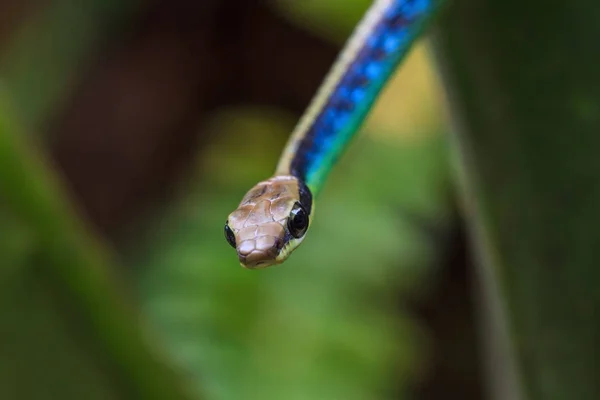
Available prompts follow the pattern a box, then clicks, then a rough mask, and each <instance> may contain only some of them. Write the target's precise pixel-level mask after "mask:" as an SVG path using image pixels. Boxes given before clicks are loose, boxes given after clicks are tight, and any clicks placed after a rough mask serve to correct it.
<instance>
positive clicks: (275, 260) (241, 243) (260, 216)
mask: <svg viewBox="0 0 600 400" xmlns="http://www.w3.org/2000/svg"><path fill="white" fill-rule="evenodd" d="M312 208H313V206H312V195H311V193H310V190H309V189H308V187H307V186H306V185H305V184H304V183H303V182H301V181H300V180H299V179H298V178H296V177H294V176H287V175H285V176H274V177H272V178H271V179H268V180H266V181H263V182H260V183H259V184H257V185H256V186H254V187H253V188H252V189H250V191H249V192H248V193H246V195H245V196H244V198H243V199H242V201H241V203H240V205H239V206H238V208H237V209H236V210H235V211H234V212H232V213H231V214H229V217H228V218H227V222H226V223H225V238H226V239H227V241H228V242H229V244H230V245H231V246H232V247H234V248H235V249H236V251H237V254H238V258H239V260H240V263H241V264H242V266H243V267H245V268H250V269H256V268H265V267H268V266H271V265H275V264H281V263H282V262H283V261H285V260H286V259H287V257H288V256H289V255H290V254H291V252H292V251H294V250H295V249H296V248H297V247H298V246H299V245H300V243H301V242H302V240H304V236H305V234H306V231H307V230H308V226H309V225H310V213H311V210H312Z"/></svg>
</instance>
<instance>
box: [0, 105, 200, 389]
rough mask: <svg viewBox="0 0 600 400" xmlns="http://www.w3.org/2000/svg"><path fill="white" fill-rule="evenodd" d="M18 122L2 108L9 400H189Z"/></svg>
mask: <svg viewBox="0 0 600 400" xmlns="http://www.w3.org/2000/svg"><path fill="white" fill-rule="evenodd" d="M13 115H14V113H13V112H12V110H11V108H10V107H9V106H8V104H7V102H6V101H5V100H4V99H3V98H0V218H1V222H2V228H3V230H4V232H3V233H2V235H3V236H4V235H6V236H10V238H9V239H8V240H2V241H0V255H1V257H2V258H1V261H2V264H1V265H0V267H1V268H0V270H1V272H0V279H1V280H0V288H1V290H0V311H1V313H2V320H1V322H0V323H1V324H2V325H1V326H0V354H2V355H3V357H4V360H5V362H4V363H3V368H2V369H0V397H1V398H10V399H28V398H36V399H44V398H48V399H57V398H60V399H80V398H94V399H96V398H97V399H102V398H143V399H165V398H169V399H176V398H181V399H183V398H188V397H187V396H186V395H185V392H184V390H183V389H182V388H181V387H180V386H178V384H177V379H176V377H175V376H174V374H173V372H172V371H171V370H170V368H169V367H168V366H167V365H165V360H164V359H162V358H161V354H160V350H159V349H158V347H157V346H156V345H157V343H156V342H153V341H152V340H149V338H147V337H146V335H147V332H145V331H143V330H142V329H141V328H142V327H141V326H140V325H141V324H140V321H138V318H136V314H135V311H134V310H133V309H132V308H131V305H130V304H129V303H127V301H126V300H125V299H124V298H123V296H122V293H118V292H117V289H116V288H115V287H114V284H115V282H116V280H114V281H113V279H114V278H112V277H110V276H109V274H110V273H111V272H113V271H111V270H109V266H110V265H111V263H110V257H109V256H108V255H107V253H106V252H105V251H104V249H103V246H102V244H100V243H98V242H97V241H96V240H95V239H94V238H92V237H91V236H90V235H89V234H88V230H87V229H86V227H85V226H83V225H84V224H83V223H82V222H81V221H80V220H78V219H77V212H75V210H74V209H73V208H72V207H71V206H70V205H69V202H68V200H67V198H66V196H65V195H64V194H63V193H62V192H61V190H60V189H61V186H62V185H61V184H60V183H59V180H58V179H57V177H56V176H55V175H54V174H53V173H52V170H51V169H50V168H48V164H47V163H46V162H45V161H44V160H43V159H42V157H41V155H40V154H39V153H37V152H36V151H35V150H34V149H32V148H27V147H26V145H25V143H24V141H23V139H24V135H23V133H22V128H21V127H20V126H19V125H18V124H17V122H16V121H15V120H14V118H13ZM7 232H10V233H7ZM86 391H91V392H90V393H86Z"/></svg>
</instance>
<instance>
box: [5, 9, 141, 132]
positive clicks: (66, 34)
mask: <svg viewBox="0 0 600 400" xmlns="http://www.w3.org/2000/svg"><path fill="white" fill-rule="evenodd" d="M136 3H137V1H127V2H122V1H113V0H111V1H88V2H85V3H75V2H72V1H69V0H57V1H53V2H50V3H49V5H48V6H45V7H40V8H39V9H38V10H37V11H36V13H35V15H33V16H31V17H29V18H28V19H27V20H26V21H25V23H24V24H22V26H21V28H20V29H19V30H18V32H16V33H15V34H14V35H13V39H12V40H11V41H10V43H9V44H8V46H7V48H6V49H4V51H3V52H2V53H3V54H2V57H1V58H0V75H1V76H2V83H3V84H4V85H5V86H6V90H7V91H8V93H9V94H10V96H11V99H12V101H13V102H14V103H15V104H16V105H17V106H18V110H19V114H20V115H21V116H22V118H23V119H24V120H26V121H30V123H32V124H33V123H34V121H35V122H42V121H43V119H44V118H47V117H49V116H50V113H51V112H52V111H55V107H57V106H59V105H60V104H61V101H62V100H63V99H64V98H66V96H67V94H68V92H69V90H70V89H71V88H72V86H73V85H74V84H75V83H77V77H78V76H79V74H80V73H81V71H82V69H83V68H82V67H83V66H84V64H85V63H87V62H89V59H90V58H91V57H93V56H94V55H95V54H94V53H96V52H98V48H99V47H100V48H101V45H102V42H103V39H106V36H107V35H109V34H110V33H111V32H114V31H115V30H116V29H117V28H119V27H120V24H122V21H123V20H124V19H125V17H126V16H127V15H128V14H129V13H131V11H132V9H134V8H135V5H136Z"/></svg>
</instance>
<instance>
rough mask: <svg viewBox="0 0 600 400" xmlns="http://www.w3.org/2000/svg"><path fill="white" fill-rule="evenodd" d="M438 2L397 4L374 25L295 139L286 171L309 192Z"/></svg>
mask: <svg viewBox="0 0 600 400" xmlns="http://www.w3.org/2000/svg"><path fill="white" fill-rule="evenodd" d="M440 3H442V0H398V1H394V2H393V3H392V4H390V6H389V7H388V8H387V9H386V10H384V12H382V13H381V16H380V19H379V21H378V22H377V23H376V24H375V26H374V28H373V30H372V32H371V33H370V34H369V36H368V37H367V38H366V40H365V41H364V45H363V47H362V48H361V49H359V51H358V52H357V55H356V58H355V59H354V60H353V61H352V62H351V63H350V65H349V66H348V69H347V71H346V72H345V74H344V75H343V76H342V78H341V80H340V83H339V84H338V85H337V87H336V88H335V89H334V90H333V91H332V93H331V94H330V96H329V98H328V99H327V101H326V103H325V106H324V107H323V110H322V111H321V113H320V114H319V115H318V116H317V117H316V118H315V120H314V121H313V123H312V125H311V126H310V127H309V129H308V131H307V133H306V135H305V136H304V137H303V138H302V139H301V140H300V143H299V144H298V148H297V150H296V153H295V155H294V157H293V158H292V161H291V165H290V173H291V174H292V175H295V176H297V177H298V178H300V179H302V180H303V181H304V182H306V184H307V185H308V187H309V188H310V189H311V191H312V192H313V193H316V192H318V190H319V189H320V188H321V186H322V183H323V181H324V179H325V177H326V175H327V173H328V172H329V170H330V169H331V167H332V166H333V164H334V163H335V162H336V161H337V159H338V157H339V156H340V154H341V153H342V152H343V150H344V149H345V148H346V146H347V144H348V142H349V141H350V139H351V138H352V137H353V136H354V134H355V133H356V131H357V130H358V129H359V128H360V125H361V124H362V122H363V120H364V119H365V117H366V115H367V113H368V112H369V110H370V109H371V106H372V105H373V102H374V101H375V99H376V98H377V95H378V94H379V92H380V91H381V89H382V88H383V86H384V85H385V83H386V82H387V81H388V79H389V77H390V75H391V74H392V73H393V72H394V70H395V69H396V67H397V66H398V64H399V63H400V61H401V60H402V59H403V58H404V55H405V54H406V52H407V51H408V50H409V48H410V46H411V45H412V43H413V42H414V41H415V39H416V38H417V37H418V36H419V33H420V32H421V30H422V28H423V27H424V25H425V23H426V22H427V20H428V19H429V17H431V15H432V14H433V13H434V12H435V11H436V10H437V9H438V8H439V5H440Z"/></svg>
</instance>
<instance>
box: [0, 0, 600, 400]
mask: <svg viewBox="0 0 600 400" xmlns="http://www.w3.org/2000/svg"><path fill="white" fill-rule="evenodd" d="M369 3H370V2H369V1H367V0H353V1H341V0H328V1H323V0H318V1H317V0H310V1H303V2H298V1H290V0H278V1H273V2H270V4H272V6H273V9H274V10H277V11H278V12H279V13H280V15H281V17H282V18H287V19H288V20H289V21H290V22H292V23H294V24H296V25H297V26H299V27H301V28H302V29H305V30H306V31H307V32H308V33H310V34H313V35H318V36H321V37H323V38H325V39H326V40H328V41H332V42H335V43H338V44H340V45H341V43H342V42H343V40H344V39H345V38H346V37H347V35H348V34H349V33H350V30H351V28H352V27H353V26H354V24H355V23H356V22H357V21H358V19H359V18H360V16H361V15H362V13H363V12H364V9H365V8H366V7H367V5H368V4H369ZM457 3H458V2H457ZM526 3H527V4H528V6H527V7H524V8H519V10H521V11H520V14H518V15H515V13H514V11H515V10H516V9H517V8H518V7H520V5H517V3H516V2H515V1H509V2H502V1H498V0H486V1H484V2H478V6H477V7H472V2H471V1H470V0H464V1H462V3H460V6H455V7H454V10H453V11H452V12H453V14H450V15H449V16H448V18H447V19H446V20H445V24H444V25H443V27H442V29H443V31H442V35H441V36H440V38H442V39H441V44H442V46H443V48H444V49H445V50H444V51H445V53H444V54H445V55H446V58H445V59H444V60H445V61H447V62H448V65H447V68H448V70H447V71H451V72H450V74H449V76H452V77H453V78H454V79H456V81H455V82H452V81H451V80H450V81H451V83H454V84H456V87H455V88H454V89H456V90H453V91H452V92H451V93H450V94H451V95H456V94H457V93H458V94H460V95H457V97H456V98H451V99H450V100H451V102H450V103H451V105H452V106H457V110H455V111H456V112H455V113H453V116H455V117H457V116H460V118H457V121H459V122H461V123H463V124H464V127H465V128H466V133H465V134H464V136H460V138H459V141H460V144H461V147H460V150H461V153H460V156H461V157H464V160H463V161H465V160H466V162H464V163H463V164H462V165H463V166H466V168H465V171H466V172H467V173H466V174H465V182H466V183H467V184H466V185H465V188H466V190H467V191H466V192H465V196H464V197H465V200H466V201H465V211H467V212H473V213H474V214H475V216H476V218H477V219H475V221H476V222H477V223H479V225H477V226H475V228H474V232H475V233H476V238H475V239H476V240H477V241H478V243H477V244H478V245H480V246H481V248H480V250H481V253H482V254H483V255H484V256H486V257H487V258H486V260H487V261H489V265H488V266H489V267H490V268H488V269H485V270H482V272H483V274H482V275H485V274H486V273H490V271H491V272H492V274H494V275H493V276H492V277H491V278H490V279H489V280H487V281H486V282H485V283H486V284H487V286H485V290H489V291H490V292H493V291H494V290H495V287H494V284H495V283H499V289H500V290H499V292H500V293H501V294H502V296H503V297H501V298H500V300H498V298H495V301H497V302H498V304H495V303H494V304H492V305H499V307H498V308H497V309H494V308H493V307H490V308H487V309H486V308H485V307H486V306H490V304H488V303H486V302H487V301H490V302H491V303H493V302H494V299H492V300H490V299H488V298H486V297H485V296H484V297H483V298H484V299H485V301H483V300H482V302H484V303H485V304H484V306H483V307H482V308H484V309H485V311H489V314H490V315H491V316H492V317H497V315H496V313H498V314H499V315H500V314H502V312H503V311H505V310H507V311H508V315H507V316H508V321H509V322H511V324H512V325H511V332H510V333H511V334H512V337H513V338H514V340H515V344H516V346H515V348H516V356H517V357H516V358H517V360H518V361H519V363H520V367H521V371H522V372H523V381H524V383H525V389H526V392H527V394H529V395H530V396H531V398H532V399H538V398H539V399H566V398H577V399H578V400H579V399H588V398H589V399H592V398H597V397H598V389H597V388H598V386H597V384H596V383H595V382H596V377H595V375H594V371H595V362H596V360H597V359H598V356H597V346H595V343H596V342H597V339H598V335H597V332H598V329H597V328H596V325H595V323H594V321H595V319H594V312H595V310H597V308H598V306H599V301H598V295H597V293H598V291H597V290H595V279H594V277H595V276H596V275H597V273H596V266H595V257H594V254H593V252H594V250H593V249H594V244H595V241H596V236H595V234H593V229H594V227H595V224H594V221H595V220H596V219H597V218H596V214H597V213H596V210H595V208H596V206H595V204H596V203H597V202H598V197H599V196H598V194H597V191H598V190H597V188H598V185H597V184H595V182H596V180H597V178H598V176H597V172H596V171H597V169H596V168H595V160H596V158H597V157H596V151H595V134H596V132H597V131H598V121H600V119H599V118H598V115H600V114H599V112H598V110H599V109H600V106H599V104H600V95H599V94H598V88H599V87H600V85H598V82H597V79H596V74H595V67H596V66H597V63H598V60H596V59H595V57H592V56H591V55H593V54H596V53H594V49H595V47H594V46H595V39H596V38H598V36H599V35H600V32H598V28H597V27H598V25H597V24H596V23H595V22H596V21H597V20H598V18H596V17H597V16H598V12H600V8H599V7H597V6H596V5H595V4H592V3H591V0H578V1H576V2H573V3H565V2H562V3H560V2H550V3H547V2H546V3H541V1H538V0H530V1H528V2H526ZM137 5H138V2H136V1H133V2H124V3H121V2H115V1H110V2H101V1H92V2H87V3H85V5H82V4H80V5H77V4H74V3H71V2H67V1H62V0H58V1H54V2H47V4H44V6H40V7H38V8H36V12H35V13H33V14H32V15H30V16H29V18H28V19H26V21H25V22H24V23H23V24H22V25H21V26H20V27H19V29H18V30H17V31H16V33H15V34H14V36H13V37H12V40H11V41H10V43H8V44H7V45H6V47H5V49H3V54H2V58H1V59H0V79H1V81H0V85H1V89H2V99H0V225H1V226H2V228H3V229H0V257H1V258H0V263H1V264H2V268H1V269H0V285H1V290H0V297H1V298H2V300H3V301H2V302H0V312H1V313H2V317H3V318H2V319H0V354H2V355H3V359H4V360H5V362H4V363H3V366H2V368H0V398H9V399H21V398H23V399H30V398H36V399H43V398H49V399H54V398H60V399H70V398H74V399H81V398H86V399H88V398H90V399H95V398H97V399H106V398H111V399H113V398H114V399H118V398H127V399H130V398H144V399H146V398H157V399H165V398H169V399H171V398H186V397H187V395H188V393H186V391H187V390H188V387H187V386H186V385H191V386H192V390H193V391H194V394H195V396H190V397H194V398H199V397H206V398H209V399H240V398H243V399H254V398H256V399H258V398H260V399H283V398H285V399H313V398H314V399H317V398H327V399H330V398H331V399H332V398H344V399H378V398H380V399H385V398H391V397H401V398H408V397H410V385H411V384H414V383H415V382H418V381H419V379H420V374H421V373H423V371H426V370H427V368H428V366H429V365H428V363H429V362H430V360H431V358H430V351H431V350H430V346H429V345H430V343H429V332H427V331H426V330H425V329H424V328H423V327H421V326H420V325H419V321H417V320H415V319H414V318H413V316H412V315H411V314H410V313H409V312H408V311H407V309H406V304H404V303H403V300H402V299H403V298H404V296H406V295H408V294H413V293H415V292H420V291H423V290H424V288H425V287H426V286H427V284H428V280H429V278H430V277H431V274H432V273H434V272H435V271H432V270H431V265H432V264H433V263H432V260H433V259H434V258H435V256H436V254H435V249H434V246H433V240H434V239H433V238H432V237H431V235H430V233H431V232H430V231H429V230H428V229H427V228H428V227H429V226H430V225H433V226H434V227H435V228H440V227H443V226H444V225H445V224H446V223H447V220H448V218H449V215H450V213H449V210H448V208H449V207H450V206H449V204H448V203H449V198H450V196H451V195H452V190H453V181H452V177H451V173H450V171H451V168H450V166H449V165H450V163H449V161H448V159H447V152H448V146H447V143H446V139H445V137H444V136H443V135H442V133H443V131H444V130H445V128H444V127H443V126H442V124H441V122H440V117H439V115H440V113H441V112H440V99H439V97H440V96H439V92H440V90H439V88H438V87H437V81H436V78H435V74H434V73H433V72H432V70H431V68H430V65H429V60H428V58H427V54H426V53H425V51H424V49H423V47H422V46H420V47H417V48H416V49H415V51H413V52H412V53H411V57H410V59H409V60H408V61H407V63H405V65H404V66H403V68H402V69H401V71H399V73H398V75H397V77H395V78H394V79H393V81H392V82H391V84H390V85H389V86H388V88H387V89H386V91H385V92H384V93H383V95H382V96H381V98H380V100H379V101H378V104H377V107H376V109H375V110H374V112H373V113H372V114H371V116H370V117H369V120H368V121H367V124H366V125H365V128H364V129H363V133H362V134H361V135H360V136H359V137H358V139H357V140H356V141H355V143H354V144H353V145H352V146H351V148H350V150H349V151H348V153H347V154H346V155H345V156H344V158H343V159H342V160H341V162H340V163H339V165H338V166H337V167H336V168H335V170H334V171H333V173H332V175H331V178H330V180H329V182H328V184H327V186H326V188H325V189H324V191H323V192H322V194H321V196H320V198H319V199H318V200H317V205H316V214H315V215H316V220H315V223H314V224H313V226H312V228H311V232H310V235H309V236H308V238H307V240H306V241H305V243H304V244H303V245H302V247H301V248H300V249H299V250H298V251H297V252H295V253H294V254H293V256H292V257H291V259H290V260H289V261H288V262H286V264H285V265H282V266H279V267H276V268H271V269H267V270H262V271H247V270H243V269H242V268H241V267H240V266H239V265H238V262H237V259H236V256H235V254H234V252H233V250H232V249H231V248H230V247H229V246H228V245H227V243H226V242H225V240H224V238H223V232H222V230H223V223H224V220H225V218H226V216H227V215H228V213H229V212H230V211H231V210H233V209H234V208H235V207H236V206H237V204H238V202H239V200H240V199H241V197H242V196H243V194H244V193H245V191H246V190H247V189H248V188H250V187H251V186H252V185H254V184H255V183H256V182H257V181H259V180H262V179H264V178H266V177H268V176H270V175H271V174H272V171H273V168H274V166H275V164H276V161H277V158H278V156H279V153H280V151H281V148H282V146H283V145H284V144H285V141H284V138H285V137H286V135H287V132H289V131H290V130H291V129H292V127H293V124H294V122H295V118H293V117H292V116H290V115H287V114H285V113H284V112H283V111H282V110H280V109H277V108H276V107H272V108H267V107H264V108H258V107H256V106H254V105H244V106H240V107H236V108H227V109H220V110H218V111H216V112H214V114H213V115H212V118H211V119H210V120H211V123H210V124H209V125H208V126H207V125H206V124H202V125H201V126H202V132H199V136H202V137H203V138H208V140H207V142H205V143H202V146H201V147H200V148H199V149H198V152H197V162H196V164H195V165H194V168H193V169H192V171H191V174H190V175H191V176H190V175H188V176H187V178H184V179H182V180H181V182H179V187H178V188H179V190H178V193H177V196H175V200H173V201H171V202H170V203H168V204H161V205H160V206H157V207H156V208H155V209H153V210H151V212H149V213H148V215H147V218H146V219H145V220H144V221H143V223H141V224H140V225H135V226H133V227H132V228H131V229H130V230H129V233H130V237H129V243H128V244H129V246H128V248H124V249H122V254H119V255H118V258H119V260H116V258H117V257H115V255H113V254H112V253H111V251H112V250H111V249H109V248H108V245H107V244H106V243H104V242H103V240H102V239H101V238H97V237H94V235H93V233H94V232H93V228H92V227H90V226H88V224H86V223H85V222H84V219H82V218H80V216H81V214H82V212H80V210H79V209H78V207H77V206H74V205H72V203H71V202H70V201H69V198H68V197H69V196H68V195H67V194H66V193H65V191H64V190H63V188H64V186H65V185H64V184H63V183H62V182H61V179H60V177H57V176H56V174H55V173H54V171H53V170H52V168H50V166H49V163H48V161H47V160H46V157H45V156H44V155H43V154H41V151H39V150H40V149H39V148H38V147H37V142H36V141H35V140H31V139H35V137H33V135H31V134H30V132H36V131H38V129H37V128H38V127H41V126H43V124H44V123H46V122H47V121H48V120H50V119H51V118H52V116H53V112H55V111H56V110H58V109H60V108H61V107H62V106H65V99H67V98H68V93H69V91H70V90H72V88H74V87H75V86H76V85H77V83H78V82H79V80H80V79H81V78H82V76H83V73H84V70H85V69H84V68H83V66H84V65H85V64H86V63H88V62H90V61H91V60H93V59H94V58H95V57H102V48H103V43H104V40H106V39H107V38H109V37H110V36H111V35H116V34H117V33H118V32H121V31H120V30H121V29H122V30H123V31H125V30H126V29H127V25H126V23H127V22H130V21H129V20H128V16H129V15H130V14H129V13H131V12H132V11H133V10H135V9H136V7H137ZM542 9H543V10H544V12H543V13H540V12H539V10H542ZM465 21H468V22H469V23H465ZM506 21H511V23H510V24H507V23H506ZM565 25H567V26H569V27H570V29H571V30H570V31H568V32H566V33H565V32H564V31H563V30H560V29H556V27H557V26H565ZM532 32H533V33H532ZM120 34H122V32H121V33H120ZM523 38H528V39H527V40H524V39H523ZM532 43H533V44H535V45H532ZM484 100H485V101H484ZM458 105H460V106H458ZM13 106H14V108H12V107H13ZM461 107H463V108H461ZM465 116H466V117H465ZM22 121H26V125H25V124H22ZM199 129H200V128H199ZM39 131H40V132H41V131H43V129H40V130H39ZM566 133H568V135H567V134H566ZM471 191H472V192H471ZM590 232H591V233H590ZM486 251H487V253H486ZM119 265H128V266H131V267H133V268H132V269H131V271H132V275H131V282H128V283H131V286H132V287H131V288H129V287H127V288H126V287H124V286H125V282H124V279H123V278H124V277H123V276H119V277H117V276H116V273H115V272H116V271H119V269H118V266H119ZM549 267H551V268H549ZM550 269H551V273H548V271H549V270H550ZM123 275H124V274H123ZM490 276H491V275H490ZM485 277H488V276H487V275H485ZM496 277H499V278H500V279H497V280H496ZM127 289H129V290H131V291H132V292H133V293H134V294H133V295H131V294H130V297H134V300H135V301H132V299H129V298H127V294H126V293H127ZM487 294H489V293H487ZM504 307H505V308H504ZM488 316H489V315H487V314H486V315H485V317H488ZM494 328H498V330H501V329H500V328H501V326H500V325H498V326H495V327H494ZM495 334H496V332H492V333H491V334H490V335H491V336H494V335H495ZM495 344H496V345H497V344H498V343H495ZM500 349H503V348H502V347H500ZM507 353H508V352H507ZM495 356H498V354H492V357H490V359H491V360H492V361H493V362H497V361H498V360H500V361H502V360H501V359H500V358H496V357H495ZM500 356H505V354H500ZM498 365H499V364H494V365H493V367H497V366H498ZM505 367H506V366H505V365H500V367H498V368H497V369H498V370H497V371H492V372H493V374H495V375H496V377H497V378H498V377H499V378H500V379H502V378H504V374H506V373H507V369H506V368H505ZM492 369H493V368H492ZM174 371H176V372H174ZM177 375H180V376H177ZM503 383H505V382H503ZM497 393H505V392H503V388H499V389H498V392H497ZM499 396H500V398H501V396H502V395H501V394H500V395H499ZM515 397H516V395H513V394H511V395H510V396H508V397H506V396H505V398H515Z"/></svg>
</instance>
